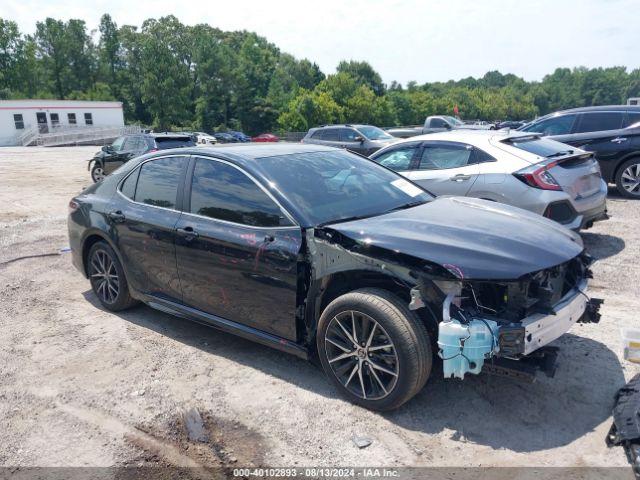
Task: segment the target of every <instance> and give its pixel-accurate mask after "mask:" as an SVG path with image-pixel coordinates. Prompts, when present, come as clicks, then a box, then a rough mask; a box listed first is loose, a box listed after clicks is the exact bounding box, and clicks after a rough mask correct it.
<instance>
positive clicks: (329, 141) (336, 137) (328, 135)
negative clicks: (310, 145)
mask: <svg viewBox="0 0 640 480" xmlns="http://www.w3.org/2000/svg"><path fill="white" fill-rule="evenodd" d="M322 144H323V145H327V146H328V147H337V148H341V147H342V143H341V142H340V129H339V128H323V129H322Z"/></svg>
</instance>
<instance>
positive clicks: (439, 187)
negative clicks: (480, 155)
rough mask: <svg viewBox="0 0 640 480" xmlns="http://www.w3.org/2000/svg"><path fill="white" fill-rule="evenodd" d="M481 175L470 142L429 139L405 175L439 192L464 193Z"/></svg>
mask: <svg viewBox="0 0 640 480" xmlns="http://www.w3.org/2000/svg"><path fill="white" fill-rule="evenodd" d="M479 174H480V166H479V164H478V163H477V162H475V160H474V155H473V147H472V146H471V145H467V144H465V143H460V142H445V141H429V142H423V143H422V149H421V152H420V155H419V158H418V160H417V162H415V164H414V166H413V168H412V170H411V171H409V172H407V173H406V174H405V175H406V177H407V178H409V179H411V180H413V181H414V182H415V183H417V184H418V185H421V186H422V187H424V188H426V189H427V190H428V191H430V192H432V193H434V194H436V195H459V196H465V195H466V194H467V192H469V190H470V189H471V187H472V186H473V184H474V183H475V181H476V180H477V179H478V175H479Z"/></svg>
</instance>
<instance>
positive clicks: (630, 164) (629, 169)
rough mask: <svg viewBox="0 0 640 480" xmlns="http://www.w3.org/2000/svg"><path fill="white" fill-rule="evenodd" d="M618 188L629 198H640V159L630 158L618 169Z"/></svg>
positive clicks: (621, 193)
mask: <svg viewBox="0 0 640 480" xmlns="http://www.w3.org/2000/svg"><path fill="white" fill-rule="evenodd" d="M615 180H616V188H617V189H618V192H620V195H622V196H623V197H627V198H640V157H634V158H630V159H629V160H627V161H626V162H623V163H622V165H620V166H619V167H618V170H617V172H616V178H615Z"/></svg>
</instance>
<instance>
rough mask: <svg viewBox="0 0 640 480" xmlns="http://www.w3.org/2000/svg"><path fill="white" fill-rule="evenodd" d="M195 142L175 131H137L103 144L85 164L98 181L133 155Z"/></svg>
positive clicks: (190, 145)
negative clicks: (109, 143) (137, 132)
mask: <svg viewBox="0 0 640 480" xmlns="http://www.w3.org/2000/svg"><path fill="white" fill-rule="evenodd" d="M194 145H195V143H194V141H193V139H192V138H191V136H190V135H187V134H175V133H139V134H133V135H125V136H122V137H119V138H116V139H115V140H114V141H113V143H112V144H111V145H105V146H104V147H102V149H101V150H100V151H99V152H97V153H96V154H95V155H94V156H93V158H92V159H91V160H89V164H88V165H87V169H88V170H89V171H90V172H91V179H92V180H93V181H94V183H95V182H100V181H102V180H103V179H104V177H105V176H107V175H109V174H110V173H111V172H113V171H114V170H115V169H117V168H118V167H119V166H120V165H122V164H123V163H125V162H127V161H129V160H131V159H132V158H134V157H137V156H139V155H142V154H144V153H148V152H154V151H156V150H166V149H168V148H178V147H192V146H194Z"/></svg>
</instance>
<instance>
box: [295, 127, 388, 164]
mask: <svg viewBox="0 0 640 480" xmlns="http://www.w3.org/2000/svg"><path fill="white" fill-rule="evenodd" d="M301 141H302V143H312V144H315V145H326V146H328V147H340V148H346V149H347V150H349V151H351V152H355V153H360V154H361V155H365V156H367V155H371V154H372V153H373V152H375V151H377V150H379V149H381V148H382V147H384V146H386V145H389V144H391V143H394V142H397V141H398V139H397V138H395V137H393V136H391V135H389V134H388V133H387V132H385V131H384V130H382V129H380V128H378V127H374V126H373V125H350V124H342V125H323V126H321V127H317V128H311V129H309V131H308V132H307V134H306V135H305V136H304V138H303V139H302V140H301Z"/></svg>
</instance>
